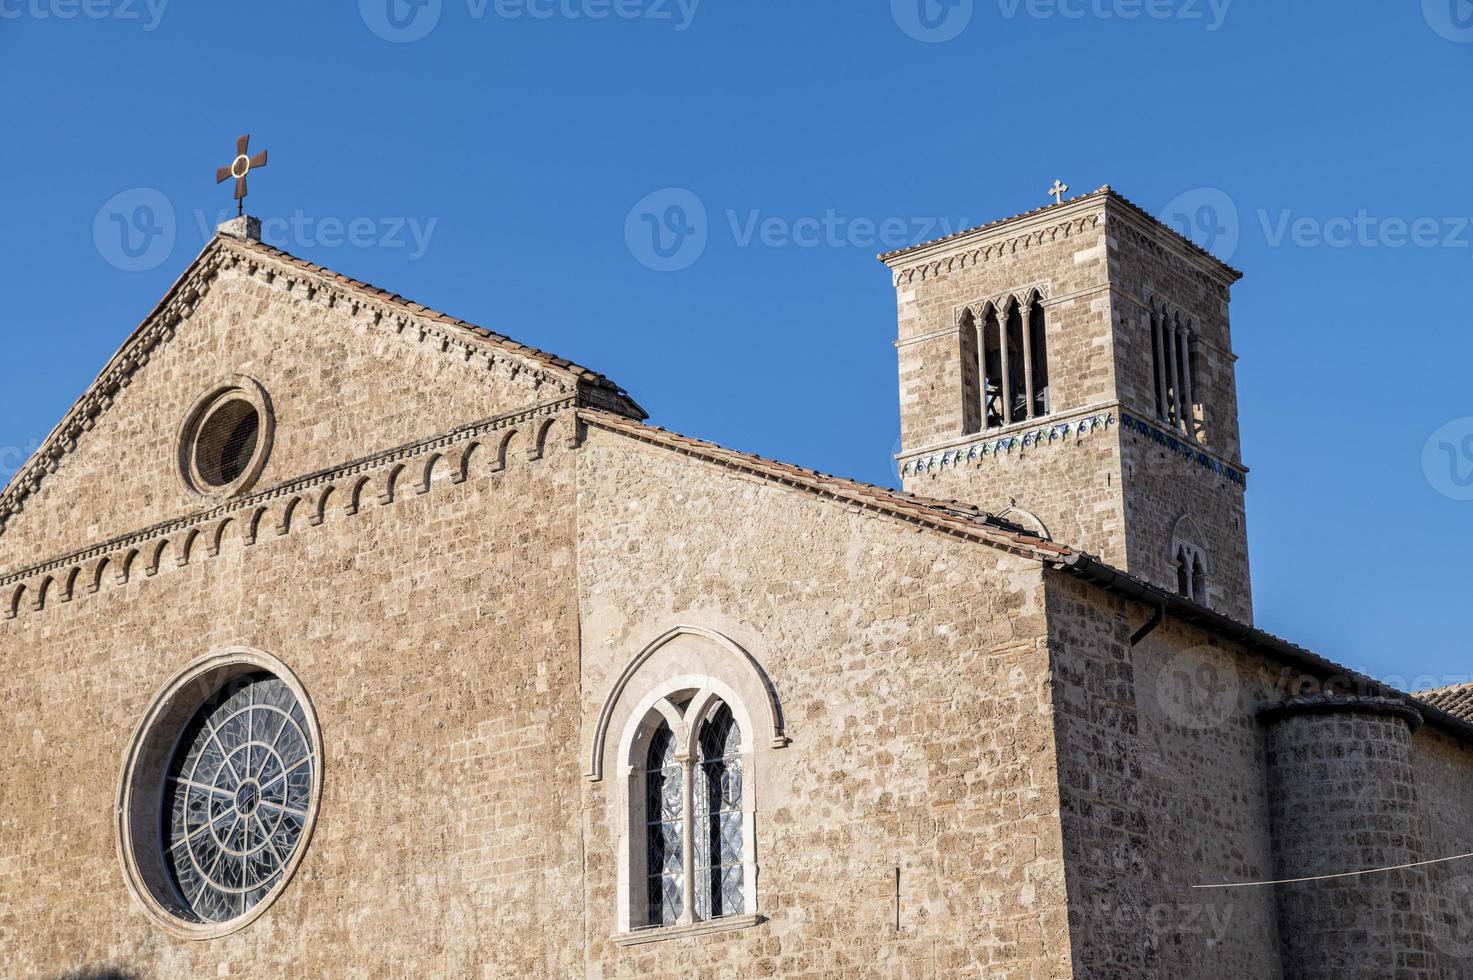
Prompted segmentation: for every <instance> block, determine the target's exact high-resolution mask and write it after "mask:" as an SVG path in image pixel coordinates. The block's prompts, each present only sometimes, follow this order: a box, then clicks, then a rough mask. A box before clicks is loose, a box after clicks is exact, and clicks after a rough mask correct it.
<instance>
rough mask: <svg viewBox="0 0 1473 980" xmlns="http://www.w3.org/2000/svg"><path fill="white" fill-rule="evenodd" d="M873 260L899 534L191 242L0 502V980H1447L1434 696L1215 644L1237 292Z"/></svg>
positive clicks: (1039, 257) (228, 245)
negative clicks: (886, 345)
mask: <svg viewBox="0 0 1473 980" xmlns="http://www.w3.org/2000/svg"><path fill="white" fill-rule="evenodd" d="M882 259H883V261H884V262H885V264H886V265H887V266H889V268H890V270H891V273H892V276H893V278H894V282H895V286H896V289H897V301H898V310H899V331H898V335H897V351H898V364H899V379H900V411H901V420H902V431H903V444H902V451H901V453H900V456H899V463H900V466H901V472H902V478H903V481H904V491H897V490H893V489H888V488H883V487H875V486H869V485H864V484H859V483H855V482H852V481H847V480H843V479H838V478H834V477H829V476H825V475H822V474H818V473H815V472H812V471H809V470H805V469H802V468H799V467H796V466H791V465H787V464H783V463H778V462H774V461H772V460H768V459H763V458H759V457H755V456H750V455H746V454H742V453H738V452H734V451H731V450H728V449H724V448H722V447H720V446H717V445H713V444H711V443H707V442H703V441H700V440H698V439H693V438H689V437H686V436H682V435H677V434H674V433H671V432H667V431H665V430H663V429H659V428H656V427H653V426H651V425H649V424H647V422H646V420H645V413H644V411H643V410H642V409H641V408H640V406H639V405H638V403H637V402H636V401H635V400H634V399H633V398H632V397H631V395H630V394H629V393H628V392H626V391H624V390H623V389H622V388H620V387H619V386H618V385H617V384H615V383H614V382H612V381H610V380H609V379H607V378H605V377H603V376H602V375H599V374H598V373H596V372H593V371H590V370H588V369H585V368H582V367H579V366H578V365H575V364H571V363H569V362H567V361H566V360H563V359H560V358H557V357H555V356H553V355H550V354H547V353H545V352H543V351H540V350H537V349H535V348H531V347H528V346H525V345H523V344H520V343H517V342H515V341H513V340H511V339H509V338H507V337H504V336H501V335H499V334H495V333H492V332H490V331H487V330H484V329H482V328H479V327H476V326H474V325H471V324H468V323H465V322H463V321H459V320H455V319H453V318H451V317H448V316H445V315H443V314H440V313H437V312H435V311H433V310H430V309H427V308H426V307H423V306H421V305H419V304H415V303H412V302H410V301H409V300H406V299H404V298H402V297H399V296H397V295H394V294H391V293H387V292H385V291H383V290H380V289H376V288H374V287H372V286H369V285H367V284H365V283H361V282H357V281H354V280H351V279H348V278H346V277H344V276H342V275H339V274H337V273H335V272H332V271H330V270H327V269H324V268H321V267H318V266H315V265H311V264H309V263H306V262H304V261H302V260H300V259H296V258H294V257H292V256H290V255H288V254H286V253H283V252H280V251H278V250H276V249H274V248H271V247H269V246H267V245H265V244H263V243H262V242H261V241H260V240H259V225H258V224H256V223H255V222H254V221H253V219H239V220H237V221H236V222H232V223H230V224H228V225H226V226H223V227H222V229H221V233H220V234H219V235H217V236H216V238H215V239H214V240H212V241H211V242H210V244H209V245H208V246H206V248H205V249H204V251H203V252H202V253H201V255H200V256H199V258H198V259H197V260H196V261H195V262H194V263H193V264H192V265H191V266H190V267H189V269H187V270H186V271H185V272H184V274H183V275H182V277H181V278H180V279H179V281H178V282H177V283H176V284H175V286H174V287H173V288H172V289H171V290H170V292H169V293H168V295H166V296H165V297H164V298H163V299H162V300H161V302H160V303H159V305H158V306H157V308H156V309H155V310H154V311H153V312H152V313H151V314H150V315H149V316H148V317H147V318H146V319H145V320H144V322H143V323H142V324H141V325H140V326H139V327H138V329H137V330H136V331H135V332H134V333H133V334H132V335H131V336H130V337H129V338H128V339H127V341H126V342H125V343H124V344H123V346H122V348H121V349H120V350H119V352H118V353H117V354H116V355H115V356H114V357H113V359H112V360H111V361H110V362H109V363H108V365H107V366H106V367H105V368H104V370H103V372H102V374H101V375H100V376H99V378H98V379H97V381H96V382H95V383H94V384H93V385H92V386H91V387H90V388H89V389H88V391H87V392H86V393H84V394H83V395H82V397H81V398H80V399H79V400H78V401H77V403H76V405H75V406H74V407H73V408H72V410H71V411H70V412H69V413H68V414H67V416H66V417H65V418H64V419H62V420H61V422H60V423H59V424H58V426H57V428H56V429H55V431H54V432H53V433H52V434H51V436H50V437H49V438H48V439H47V441H46V442H45V443H44V445H43V446H42V448H41V450H40V451H39V452H38V453H37V454H36V456H35V457H34V458H33V459H32V460H31V461H30V462H29V463H28V464H27V465H26V466H25V467H24V468H23V469H22V470H21V471H20V472H19V473H18V474H17V475H16V477H15V478H14V480H12V482H11V484H10V485H9V486H8V487H7V488H6V489H5V491H4V493H3V495H0V617H3V618H0V655H3V657H4V659H5V663H6V670H5V671H4V672H3V674H0V693H3V703H4V705H5V711H4V712H0V745H3V746H4V749H5V755H4V761H3V763H0V893H3V894H4V896H5V901H4V902H3V903H0V974H3V975H5V976H40V977H96V978H102V977H137V978H151V977H194V976H234V975H244V976H255V975H273V974H283V975H300V976H361V977H379V976H383V977H390V976H405V975H430V976H475V977H497V978H503V977H504V978H512V977H517V978H520V977H604V978H613V977H694V976H702V977H705V976H726V977H750V976H774V977H813V978H817V977H838V976H854V977H869V976H874V977H894V978H912V977H988V978H994V977H995V978H1030V980H1033V978H1066V977H1069V978H1075V977H1077V978H1086V977H1087V978H1096V977H1193V978H1198V977H1200V978H1207V977H1221V978H1242V977H1284V978H1320V977H1324V978H1329V977H1335V978H1371V977H1377V978H1380V977H1389V976H1396V977H1412V978H1434V977H1435V978H1451V977H1460V976H1468V975H1473V871H1470V870H1468V869H1467V867H1466V866H1465V864H1463V863H1460V862H1456V861H1452V862H1444V863H1438V864H1427V863H1424V862H1429V861H1433V860H1435V859H1439V858H1442V857H1446V856H1452V855H1458V854H1466V853H1468V852H1470V851H1473V781H1470V779H1469V776H1470V774H1473V721H1470V719H1473V691H1469V690H1464V689H1450V690H1444V691H1435V692H1422V693H1421V694H1419V695H1412V694H1408V693H1404V692H1399V691H1395V690H1391V689H1389V688H1386V687H1385V686H1383V685H1381V684H1379V683H1377V682H1376V681H1374V680H1372V679H1370V678H1367V677H1363V676H1360V675H1357V674H1354V673H1352V672H1349V671H1347V670H1345V669H1343V668H1341V667H1339V666H1338V665H1336V664H1335V663H1334V662H1333V661H1332V660H1330V659H1326V658H1324V657H1321V656H1319V655H1317V654H1315V653H1312V652H1310V651H1307V650H1304V649H1301V648H1299V647H1296V646H1293V645H1291V644H1289V643H1287V642H1285V641H1283V640H1280V639H1278V638H1276V637H1273V636H1270V635H1268V634H1266V633H1264V632H1261V631H1259V630H1257V629H1255V628H1254V627H1253V626H1252V625H1251V622H1252V601H1251V593H1250V588H1249V576H1248V556H1247V531H1246V524H1245V521H1244V509H1243V498H1244V493H1245V491H1246V487H1247V482H1248V475H1247V470H1246V468H1245V466H1244V465H1243V463H1242V460H1241V452H1240V446H1239V441H1238V432H1237V405H1236V393H1235V381H1234V378H1235V357H1234V355H1233V353H1232V345H1231V336H1230V332H1229V328H1228V303H1229V298H1230V290H1231V287H1232V285H1233V283H1234V282H1236V281H1237V279H1238V276H1239V274H1238V273H1237V272H1236V271H1234V270H1232V269H1230V268H1228V267H1227V266H1225V265H1223V264H1222V263H1220V262H1218V261H1217V260H1216V259H1214V258H1212V257H1211V256H1210V255H1208V254H1207V253H1205V252H1202V251H1201V250H1199V249H1197V248H1195V246H1193V245H1192V244H1191V243H1190V242H1188V241H1186V240H1185V239H1183V238H1181V237H1180V236H1179V235H1177V234H1176V233H1175V232H1173V231H1172V230H1170V229H1169V228H1166V227H1165V226H1163V225H1161V224H1159V223H1158V222H1156V221H1155V220H1154V219H1152V218H1151V217H1149V216H1148V215H1146V214H1145V213H1144V212H1142V211H1140V210H1139V209H1138V208H1136V207H1135V206H1134V205H1132V204H1130V202H1128V201H1127V200H1125V199H1124V198H1123V197H1121V196H1119V195H1118V194H1116V193H1114V192H1113V191H1111V190H1109V189H1108V188H1105V189H1102V190H1100V191H1097V192H1095V193H1093V194H1087V195H1083V196H1081V197H1077V198H1075V199H1073V200H1069V201H1064V202H1061V203H1058V204H1054V205H1051V206H1049V207H1047V208H1043V209H1040V210H1039V211H1035V212H1031V213H1029V214H1025V215H1020V216H1017V217H1014V218H1010V219H1007V220H1004V221H1000V222H996V223H994V224H992V225H987V226H984V227H982V228H978V229H973V230H972V231H968V232H964V233H962V234H959V235H955V236H952V237H950V238H948V239H944V240H941V241H938V242H933V243H929V244H926V245H921V246H917V247H915V248H912V249H907V250H905V251H903V252H899V253H894V254H891V255H886V256H883V257H882ZM877 394H878V393H877ZM1350 872H1356V873H1355V874H1348V873H1350ZM1361 872H1365V873H1361ZM1272 882H1278V883H1277V884H1274V883H1272Z"/></svg>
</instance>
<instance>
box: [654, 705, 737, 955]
mask: <svg viewBox="0 0 1473 980" xmlns="http://www.w3.org/2000/svg"><path fill="white" fill-rule="evenodd" d="M643 727H644V734H643V735H642V736H641V738H642V739H643V740H644V741H645V742H646V747H645V750H644V752H643V754H642V765H640V766H637V767H635V771H634V772H633V773H632V774H631V783H632V785H631V789H633V788H634V787H639V788H640V789H641V790H642V792H639V793H638V794H637V795H636V794H635V793H631V797H630V798H631V800H632V801H636V804H635V805H636V806H637V807H638V809H639V811H641V812H639V813H638V814H637V816H638V819H637V821H634V823H635V824H636V825H640V826H642V827H643V830H644V832H643V834H642V835H634V834H631V835H630V838H631V845H632V847H634V849H635V851H636V853H635V854H633V855H632V857H633V858H634V860H633V861H632V862H631V867H639V866H641V859H642V867H643V871H644V873H643V883H644V887H643V889H642V893H636V903H635V905H636V907H635V908H633V909H632V910H631V911H632V912H633V913H634V914H633V915H632V916H631V919H630V924H631V926H632V927H633V928H636V929H638V928H658V927H666V926H688V925H696V924H699V923H702V922H711V921H714V920H718V919H726V918H731V917H734V916H743V915H746V914H747V913H748V912H749V911H750V910H751V907H752V905H753V902H752V899H751V896H752V890H751V884H752V876H753V873H754V869H755V865H754V863H753V853H752V852H753V839H752V833H751V828H752V805H751V799H750V793H749V791H748V787H747V771H748V768H749V767H748V764H747V761H746V760H747V758H748V754H749V752H750V749H749V747H748V746H747V745H746V743H745V741H744V736H743V730H742V726H741V723H740V722H739V721H738V720H737V712H734V711H733V710H732V707H731V705H729V704H728V703H727V702H726V701H724V700H722V699H721V698H720V697H718V696H716V695H715V694H713V693H712V692H710V691H689V690H687V691H680V692H675V693H672V694H670V695H667V696H666V697H664V698H662V699H661V700H660V701H659V702H658V703H657V704H655V705H654V707H652V708H651V709H650V710H649V713H648V715H647V717H646V720H645V723H644V726H643ZM631 816H636V814H635V813H631ZM639 852H642V854H641V853H639ZM640 905H642V906H643V908H642V909H641V908H639V907H638V906H640Z"/></svg>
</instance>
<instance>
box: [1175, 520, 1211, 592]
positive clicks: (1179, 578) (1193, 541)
mask: <svg viewBox="0 0 1473 980" xmlns="http://www.w3.org/2000/svg"><path fill="white" fill-rule="evenodd" d="M1202 540H1203V539H1202V534H1201V531H1200V529H1199V528H1198V527H1197V525H1196V522H1195V521H1193V520H1192V519H1191V518H1190V517H1189V516H1185V515H1184V516H1182V517H1181V518H1179V519H1178V520H1177V522H1176V527H1175V528H1173V530H1172V532H1171V564H1172V568H1173V570H1174V571H1175V573H1176V592H1177V594H1178V595H1180V596H1182V597H1184V598H1187V599H1191V600H1192V601H1193V602H1199V603H1201V604H1202V605H1204V606H1205V605H1207V578H1208V574H1209V569H1210V568H1211V559H1210V558H1209V557H1208V554H1207V548H1206V547H1205V546H1204V545H1203V544H1202Z"/></svg>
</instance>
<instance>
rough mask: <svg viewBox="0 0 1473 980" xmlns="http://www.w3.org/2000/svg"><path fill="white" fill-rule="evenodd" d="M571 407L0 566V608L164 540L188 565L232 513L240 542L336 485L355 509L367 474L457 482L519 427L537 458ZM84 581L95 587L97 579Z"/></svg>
mask: <svg viewBox="0 0 1473 980" xmlns="http://www.w3.org/2000/svg"><path fill="white" fill-rule="evenodd" d="M577 407H578V405H577V399H576V398H575V397H571V396H570V397H567V398H562V399H558V400H556V401H550V402H544V403H541V404H537V405H533V406H529V407H528V408H524V409H520V410H518V411H515V412H510V413H506V414H503V415H497V416H494V417H492V418H489V419H484V420H482V421H479V422H472V423H469V424H467V425H462V426H458V427H457V428H454V429H451V430H449V431H448V432H444V433H442V434H440V435H437V436H431V437H430V438H427V439H421V440H419V441H416V442H412V443H407V444H405V445H401V446H396V447H394V448H392V449H386V450H383V451H381V452H378V453H374V454H372V455H370V456H364V457H360V458H358V459H353V460H348V461H346V462H344V463H341V464H339V465H337V466H334V467H331V468H329V469H324V470H318V471H317V472H314V473H308V474H305V475H303V476H299V477H296V478H294V479H291V480H287V481H285V482H283V483H279V484H277V485H275V486H273V487H268V488H266V489H264V490H260V491H257V492H255V493H251V494H248V495H246V496H242V497H237V498H235V499H232V500H228V501H225V502H224V503H221V504H219V505H217V506H213V507H209V508H206V509H203V510H199V511H195V512H193V513H189V514H184V515H181V516H179V517H176V518H172V519H170V520H167V521H161V522H159V523H157V524H153V525H151V526H149V527H146V528H142V529H139V530H137V531H132V532H130V533H127V534H124V535H120V536H118V537H115V538H111V539H109V540H107V541H102V542H98V543H96V544H92V545H89V546H88V547H85V548H82V549H80V550H77V551H73V552H70V553H68V554H64V555H59V556H56V557H53V558H49V559H46V560H44V561H41V562H38V563H36V564H34V565H30V566H28V567H25V568H20V569H16V570H14V571H10V572H6V573H4V574H0V614H3V616H4V618H6V619H10V618H13V617H14V616H15V615H16V614H17V613H18V612H20V611H23V610H21V609H19V606H18V602H17V597H18V595H19V593H17V592H15V591H13V590H14V589H15V587H16V586H19V585H21V584H23V583H28V582H32V581H33V580H34V581H35V582H36V583H37V585H38V588H37V589H36V590H33V591H35V593H36V594H35V595H34V597H33V601H34V602H35V604H36V608H39V607H40V605H41V604H42V603H43V602H44V601H45V599H46V598H47V597H46V596H45V595H43V594H41V592H40V585H41V584H42V583H45V582H46V580H47V578H48V577H50V578H51V579H52V580H53V584H54V585H56V586H57V587H58V588H59V589H60V593H59V595H58V596H54V597H53V598H59V599H60V601H62V602H67V601H70V600H71V599H72V598H73V596H74V590H75V587H76V585H77V584H78V583H79V582H80V581H81V580H82V578H83V574H82V573H83V572H84V570H86V569H89V568H90V569H92V570H93V572H92V574H93V575H99V576H100V574H101V572H100V569H101V568H102V563H103V562H104V560H107V561H112V562H116V563H117V571H118V580H119V582H122V583H125V582H127V581H129V579H130V578H131V577H132V574H133V567H132V566H133V565H134V564H135V562H136V560H137V559H139V557H140V556H141V555H152V556H153V557H152V564H151V565H149V564H147V559H146V558H145V559H144V561H145V569H144V571H145V574H146V575H149V576H151V575H153V574H155V573H156V572H157V571H158V562H159V559H160V556H161V555H162V554H163V551H164V546H165V545H167V544H170V543H174V544H175V545H176V549H175V554H176V561H177V563H178V564H179V565H181V566H183V565H187V564H189V562H190V560H191V557H192V556H193V555H194V554H195V553H196V550H197V541H198V539H199V538H201V537H202V536H203V537H207V538H208V539H209V540H207V543H206V547H207V548H208V549H209V552H210V553H211V554H214V553H215V552H217V551H218V549H219V546H220V536H221V535H222V534H223V532H224V529H225V527H226V525H228V524H229V523H230V522H231V521H232V520H241V519H243V518H245V519H246V520H245V521H244V524H245V530H244V536H245V542H246V544H247V545H251V544H254V543H255V541H256V539H257V536H258V535H259V534H260V532H261V529H262V518H263V516H264V515H265V514H266V513H267V512H268V511H270V510H272V509H273V508H275V509H278V510H280V512H281V516H280V519H279V522H278V523H277V524H276V525H275V529H276V531H277V533H278V534H286V533H288V531H290V529H291V527H292V523H293V517H294V514H295V512H296V511H297V509H298V507H299V506H300V505H302V504H307V505H308V507H309V510H311V511H312V513H311V514H310V515H309V516H308V518H307V521H308V523H311V524H320V523H322V520H323V516H324V514H323V508H324V507H325V506H326V503H327V500H328V498H329V496H330V495H331V494H333V493H335V492H340V493H342V495H343V496H342V498H341V499H342V501H343V506H344V509H345V512H347V513H350V514H351V513H357V511H358V509H359V504H360V502H361V499H362V494H363V493H364V490H365V487H366V486H367V485H369V484H370V483H371V482H372V481H374V480H377V481H378V483H379V488H378V489H376V491H375V496H376V497H377V499H378V500H379V502H380V503H383V504H388V503H392V502H393V500H394V499H395V496H396V494H397V493H398V492H399V483H400V480H401V478H402V477H403V474H404V473H405V472H406V471H408V472H409V473H410V477H411V481H412V482H411V487H412V489H413V490H414V491H415V492H417V493H426V492H428V491H429V489H430V486H431V483H432V479H433V476H434V472H435V469H436V467H437V466H442V465H443V466H446V467H448V470H449V473H450V479H451V481H452V482H455V483H461V482H464V481H465V479H466V478H467V475H468V472H469V471H468V466H469V464H470V461H471V458H472V454H473V453H485V454H486V455H487V456H489V457H490V458H491V462H490V469H491V471H492V472H498V471H500V470H502V469H504V468H505V466H506V465H507V462H508V447H509V445H510V443H511V440H512V438H513V436H515V435H516V434H517V433H519V432H522V433H530V436H529V437H528V438H527V439H526V443H527V445H526V456H527V458H528V459H540V458H542V456H543V455H544V452H545V450H546V447H547V440H548V438H549V433H550V430H551V428H552V427H553V426H554V425H555V424H558V423H559V422H562V423H563V424H564V425H565V426H566V428H567V429H568V430H569V437H568V442H569V444H570V445H571V444H573V443H575V442H576V434H577V425H576V420H575V418H574V417H573V412H574V411H575V410H576V409H577ZM488 437H489V438H488ZM411 467H413V468H412V469H411ZM54 573H61V574H59V575H57V574H54ZM88 584H89V586H90V587H91V588H92V590H93V591H95V590H96V588H97V587H98V585H100V582H97V581H94V582H91V583H88Z"/></svg>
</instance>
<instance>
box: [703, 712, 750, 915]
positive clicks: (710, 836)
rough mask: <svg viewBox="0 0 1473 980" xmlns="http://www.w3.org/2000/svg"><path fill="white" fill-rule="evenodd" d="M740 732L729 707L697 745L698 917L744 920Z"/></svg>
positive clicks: (714, 719)
mask: <svg viewBox="0 0 1473 980" xmlns="http://www.w3.org/2000/svg"><path fill="white" fill-rule="evenodd" d="M741 741H742V731H741V728H740V726H738V725H737V723H736V719H735V718H733V717H732V714H731V709H730V708H728V707H727V706H726V705H724V704H723V705H721V706H720V707H718V708H717V709H716V711H715V713H714V714H712V715H711V717H710V718H708V719H706V721H705V722H703V723H702V725H701V734H700V737H699V738H698V739H697V740H696V745H697V748H698V750H699V755H698V757H697V760H696V765H697V769H696V773H695V821H694V823H695V827H694V842H693V843H694V846H695V875H696V888H695V899H696V907H695V918H696V919H697V920H706V919H719V918H721V917H722V916H727V915H741V914H742V912H743V911H745V909H744V902H743V894H742V749H741Z"/></svg>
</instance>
